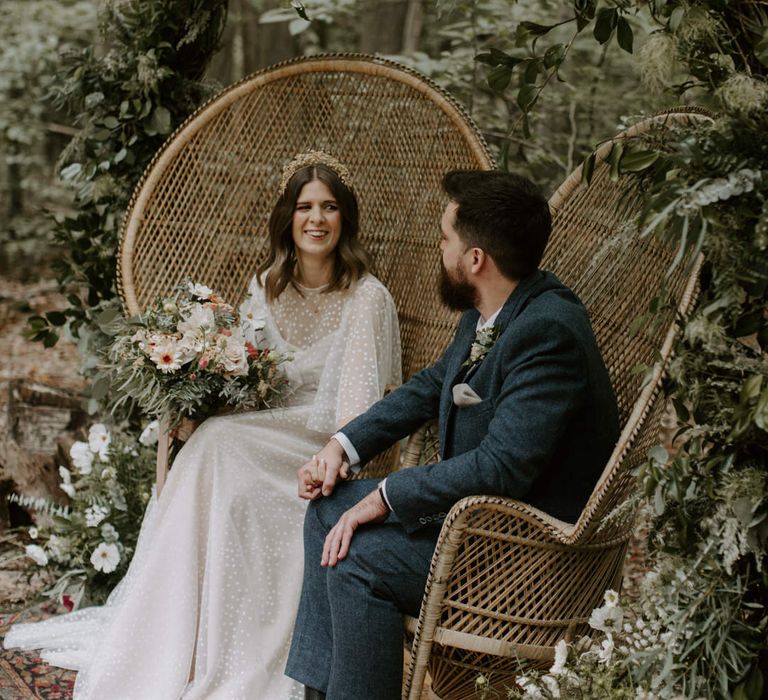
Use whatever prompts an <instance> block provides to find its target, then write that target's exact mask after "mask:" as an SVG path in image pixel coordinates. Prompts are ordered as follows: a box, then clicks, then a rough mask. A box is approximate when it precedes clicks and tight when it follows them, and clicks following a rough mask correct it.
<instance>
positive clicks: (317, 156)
mask: <svg viewBox="0 0 768 700" xmlns="http://www.w3.org/2000/svg"><path fill="white" fill-rule="evenodd" d="M281 185H282V187H281V195H280V199H279V200H278V202H277V204H276V205H275V208H274V209H273V210H272V215H271V216H270V218H269V235H270V251H269V255H268V256H267V259H266V260H265V262H264V263H263V264H262V265H261V267H260V268H259V274H260V275H262V276H263V277H262V279H263V283H264V289H265V291H266V296H267V299H268V300H269V301H272V300H273V299H276V298H277V297H278V296H279V295H280V294H281V293H282V291H283V290H284V289H285V288H286V287H287V286H288V285H289V284H290V285H292V286H293V287H294V288H295V289H297V290H298V291H300V292H301V290H300V286H304V287H307V288H311V289H317V288H325V291H329V292H330V291H336V290H340V289H346V288H348V287H349V286H350V285H353V284H355V283H356V282H357V281H358V280H360V279H361V278H362V277H363V276H364V275H365V274H366V273H367V272H368V271H369V270H370V267H371V264H370V257H369V255H368V252H367V251H366V250H365V248H363V246H362V245H361V243H360V240H359V238H358V231H359V210H358V205H357V198H356V197H355V194H354V192H353V191H352V187H351V179H350V175H349V171H348V170H347V168H346V167H345V166H343V165H342V164H341V163H339V162H338V161H337V160H336V159H335V158H334V157H333V156H331V155H329V154H327V153H323V152H322V151H308V152H307V153H302V154H300V155H298V156H296V158H294V159H293V160H292V161H291V162H290V163H289V164H288V165H287V166H286V168H285V172H284V175H283V181H282V183H281ZM326 286H327V288H326Z"/></svg>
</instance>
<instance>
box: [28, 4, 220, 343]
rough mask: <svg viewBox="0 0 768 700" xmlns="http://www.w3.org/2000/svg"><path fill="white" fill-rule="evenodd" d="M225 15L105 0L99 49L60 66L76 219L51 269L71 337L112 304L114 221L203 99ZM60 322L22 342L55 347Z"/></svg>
mask: <svg viewBox="0 0 768 700" xmlns="http://www.w3.org/2000/svg"><path fill="white" fill-rule="evenodd" d="M226 10H227V2H226V0H215V1H207V0H162V1H157V2H151V3H148V2H142V1H141V0H121V1H117V0H112V1H110V2H107V3H106V4H105V5H104V7H103V11H102V16H101V25H102V35H103V38H104V42H105V45H104V46H99V47H95V46H91V47H88V48H86V49H83V50H80V51H77V52H73V53H71V54H69V55H67V56H64V57H63V58H62V63H61V67H60V69H59V71H58V74H57V75H56V79H55V81H54V82H53V84H52V86H51V95H52V97H53V99H54V102H55V104H56V105H57V106H59V108H61V109H67V110H69V111H70V112H71V113H72V114H74V115H76V117H75V122H76V123H77V124H78V126H79V129H80V130H79V132H78V133H77V135H76V136H75V137H74V139H73V140H72V142H71V143H70V144H69V146H68V147H67V149H66V151H65V152H64V154H63V155H62V157H61V160H60V166H61V169H60V175H61V178H62V179H63V180H64V181H65V182H67V183H69V184H71V185H72V186H73V187H75V188H76V196H75V202H74V206H75V210H76V211H75V214H74V215H72V216H69V217H67V218H66V219H64V220H63V221H61V222H60V223H59V224H58V226H57V227H56V231H55V238H56V241H57V242H58V243H59V244H61V246H62V247H63V248H64V249H65V250H67V251H69V253H68V255H67V256H65V257H62V258H61V259H60V260H59V261H58V267H57V269H58V274H59V282H60V285H61V288H62V291H64V292H66V293H67V294H68V296H67V299H68V300H69V306H68V307H67V308H66V309H65V310H64V312H63V313H64V316H65V318H66V323H67V327H68V329H69V331H70V332H71V333H72V334H73V335H75V336H77V335H78V334H80V333H81V331H84V332H85V334H86V335H87V334H89V333H97V331H98V326H97V324H96V322H95V317H96V314H98V313H100V312H101V311H103V310H104V309H105V308H108V307H110V306H114V304H115V301H116V288H115V252H116V247H117V237H118V232H119V227H120V223H121V216H122V214H123V213H124V212H125V209H126V207H127V205H128V201H129V198H130V195H131V193H132V191H133V189H134V187H135V185H136V183H137V182H138V180H139V178H140V177H141V174H142V172H143V171H144V169H145V167H146V166H147V164H148V163H149V162H150V160H151V159H152V157H153V155H154V154H155V153H156V151H157V150H158V148H159V147H160V146H161V145H162V143H163V141H164V140H165V139H166V138H167V136H168V135H169V134H170V133H171V131H173V129H174V128H175V127H176V126H177V125H178V124H179V123H180V122H181V121H183V120H184V118H185V117H186V116H187V115H188V114H189V113H190V112H191V111H193V110H194V109H195V108H196V107H197V106H198V105H199V104H200V102H201V101H202V100H203V98H204V97H206V96H207V94H208V92H207V90H206V88H204V87H203V85H201V84H200V82H199V80H200V78H201V77H202V73H203V70H204V68H205V65H206V63H207V61H208V59H209V58H210V56H211V54H212V52H213V51H214V49H215V48H216V45H217V41H218V38H219V35H220V33H221V30H222V27H223V24H224V20H225V17H226ZM60 320H61V319H60V318H56V319H50V318H42V317H36V318H33V319H31V321H30V328H29V336H30V337H31V338H32V339H34V340H39V341H43V342H44V343H45V344H47V345H52V344H55V343H56V342H57V340H58V338H59V330H58V328H59V327H60V325H61V324H59V323H58V321H60ZM94 342H98V339H95V340H94Z"/></svg>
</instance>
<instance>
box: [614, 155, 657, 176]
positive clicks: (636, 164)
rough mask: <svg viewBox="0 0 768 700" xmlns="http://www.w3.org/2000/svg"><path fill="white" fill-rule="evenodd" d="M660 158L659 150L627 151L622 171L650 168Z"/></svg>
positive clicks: (638, 170)
mask: <svg viewBox="0 0 768 700" xmlns="http://www.w3.org/2000/svg"><path fill="white" fill-rule="evenodd" d="M658 159H659V152H658V151H625V152H624V156H623V157H622V159H621V163H620V165H621V171H622V172H627V173H637V172H640V171H641V170H645V169H646V168H649V167H650V166H651V165H653V164H654V163H655V162H656V161H657V160H658Z"/></svg>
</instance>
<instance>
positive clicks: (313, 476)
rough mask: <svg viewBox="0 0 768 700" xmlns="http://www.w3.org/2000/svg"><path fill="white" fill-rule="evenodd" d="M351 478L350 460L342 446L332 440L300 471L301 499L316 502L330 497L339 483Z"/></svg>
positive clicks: (298, 475)
mask: <svg viewBox="0 0 768 700" xmlns="http://www.w3.org/2000/svg"><path fill="white" fill-rule="evenodd" d="M348 476H349V460H348V459H347V455H346V453H345V452H344V449H343V448H342V446H341V445H340V444H339V443H338V442H337V441H336V440H333V439H331V440H330V441H329V442H328V444H327V445H326V446H325V447H323V449H322V450H320V452H318V453H317V454H316V455H312V459H310V460H309V461H308V462H307V463H306V464H304V465H303V466H302V467H301V468H300V469H299V471H298V473H297V477H298V480H299V497H300V498H305V499H307V500H308V501H314V500H315V499H317V498H319V497H320V496H330V495H331V494H332V493H333V489H334V487H335V486H336V484H337V483H338V481H339V480H340V479H341V480H344V479H346V478H347V477H348Z"/></svg>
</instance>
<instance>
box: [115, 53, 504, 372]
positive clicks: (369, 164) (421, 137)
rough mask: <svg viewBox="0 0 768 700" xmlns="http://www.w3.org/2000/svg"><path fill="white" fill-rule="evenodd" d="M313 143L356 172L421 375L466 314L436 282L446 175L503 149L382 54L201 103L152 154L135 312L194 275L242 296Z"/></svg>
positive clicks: (124, 272) (126, 287)
mask: <svg viewBox="0 0 768 700" xmlns="http://www.w3.org/2000/svg"><path fill="white" fill-rule="evenodd" d="M310 149H320V150H324V151H327V152H329V153H331V154H333V155H334V156H336V157H337V158H338V159H339V160H341V161H342V162H344V163H345V164H346V165H347V166H348V167H349V170H350V172H351V174H352V179H353V186H354V190H355V192H356V193H357V195H358V199H359V202H360V210H361V211H360V213H361V238H362V240H363V242H364V244H365V245H366V247H367V248H368V250H369V251H370V252H371V254H372V256H373V259H374V263H375V269H374V272H375V274H376V275H377V276H378V277H379V279H380V280H381V281H382V282H383V283H384V284H385V285H386V286H387V287H388V288H389V289H390V291H391V292H392V295H393V296H394V298H395V303H396V305H397V309H398V312H399V318H400V331H401V336H402V344H403V374H404V377H406V378H407V377H409V376H410V375H411V374H413V373H414V372H415V371H416V370H418V369H420V368H422V367H424V366H426V365H428V364H430V363H432V362H433V361H434V360H435V359H436V358H437V357H438V356H439V355H440V353H441V352H442V350H443V349H444V348H445V347H446V345H447V344H448V342H449V340H450V337H451V335H452V333H453V329H454V327H455V323H456V316H455V315H454V314H452V313H450V312H447V311H446V310H445V309H444V308H443V307H442V306H441V305H440V304H439V302H438V300H437V296H436V294H434V293H433V292H434V290H435V289H436V285H437V278H438V274H439V267H438V259H439V258H438V244H439V240H438V225H439V221H440V215H441V213H442V209H443V208H444V206H445V201H446V200H445V196H444V195H443V194H442V190H441V186H440V183H441V179H442V176H443V175H444V174H445V172H446V171H447V170H450V169H452V168H479V169H487V168H491V167H493V159H492V158H491V156H490V155H489V152H488V150H487V147H486V145H485V142H484V141H483V138H482V136H481V135H480V134H479V132H478V130H477V129H476V127H475V126H474V124H473V123H472V121H471V119H470V118H469V117H468V116H467V115H466V113H465V112H464V111H463V110H462V109H461V107H459V105H458V104H457V103H456V102H455V101H454V100H453V99H452V98H451V97H450V96H448V94H447V93H445V92H444V91H443V90H441V89H440V88H438V87H437V86H436V85H434V84H433V83H432V82H431V81H429V80H428V79H427V78H425V77H424V76H422V75H420V74H418V73H416V72H415V71H412V70H409V69H406V68H404V67H402V66H400V65H398V64H395V63H393V62H391V61H387V60H383V59H380V58H374V57H371V56H363V55H332V56H321V57H314V58H305V59H298V60H294V61H289V62H286V63H283V64H279V65H277V66H275V67H272V68H268V69H266V70H263V71H261V72H259V73H256V74H254V75H252V76H250V77H248V78H245V79H244V80H242V81H241V82H239V83H237V84H236V85H233V86H232V87H230V88H228V89H227V90H225V91H224V92H222V93H221V94H220V95H218V96H217V97H215V98H214V99H212V100H211V101H209V102H208V103H207V104H205V105H204V106H203V107H201V108H200V109H199V110H198V111H197V112H196V113H195V114H193V115H192V116H191V117H190V118H189V119H188V120H187V121H186V122H185V123H184V124H183V125H182V126H181V127H180V128H179V129H178V130H177V132H176V133H175V134H174V135H173V136H172V137H171V138H170V139H169V141H168V142H167V143H166V145H165V146H164V148H163V149H162V150H161V151H160V152H159V153H158V155H157V156H156V157H155V159H154V160H153V162H152V163H151V164H150V166H149V168H148V169H147V172H146V174H145V175H144V177H143V178H142V181H141V183H140V184H139V186H138V187H137V189H136V192H135V195H134V197H133V200H132V201H131V204H130V208H129V210H128V213H127V216H126V218H125V223H124V227H123V230H122V236H121V240H120V248H119V259H118V270H119V275H118V281H119V290H120V294H121V297H122V299H123V303H124V307H125V311H126V312H127V313H128V314H129V315H133V314H136V313H138V312H139V311H140V310H141V309H143V308H144V307H145V306H146V305H147V304H148V303H149V302H151V301H152V300H153V299H154V298H155V297H157V296H158V295H162V294H164V293H167V292H168V291H169V290H170V289H171V288H173V287H174V286H175V285H176V284H177V283H178V282H179V281H180V280H181V279H183V278H185V277H189V278H192V279H193V280H195V281H199V282H203V283H205V284H207V285H209V286H210V287H212V288H214V289H216V290H217V291H218V292H219V293H220V294H222V295H223V296H224V297H225V298H226V299H228V300H231V301H232V302H234V303H239V302H240V300H241V299H242V297H243V295H244V294H245V291H246V289H247V286H248V282H249V280H250V279H251V277H252V275H253V273H254V271H255V269H256V267H257V265H258V264H259V263H260V262H261V261H262V260H263V259H264V258H265V256H266V253H267V247H268V239H267V235H266V234H267V221H268V218H269V213H270V211H271V209H272V207H273V205H274V203H275V202H276V200H277V196H278V182H279V180H280V174H281V170H282V168H283V166H284V165H285V164H286V163H287V162H288V161H289V160H290V159H291V158H292V157H293V156H294V155H295V154H296V153H300V152H304V151H307V150H310Z"/></svg>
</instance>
